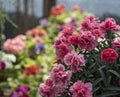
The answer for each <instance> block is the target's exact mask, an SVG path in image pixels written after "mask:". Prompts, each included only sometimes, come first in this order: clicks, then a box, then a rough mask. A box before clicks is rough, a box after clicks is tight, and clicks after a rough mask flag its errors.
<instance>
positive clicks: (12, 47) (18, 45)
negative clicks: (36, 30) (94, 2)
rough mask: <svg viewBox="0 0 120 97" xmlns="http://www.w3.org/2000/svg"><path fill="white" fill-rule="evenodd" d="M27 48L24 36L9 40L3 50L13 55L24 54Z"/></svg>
mask: <svg viewBox="0 0 120 97" xmlns="http://www.w3.org/2000/svg"><path fill="white" fill-rule="evenodd" d="M25 47H26V43H25V37H24V36H23V35H18V36H17V37H15V38H13V39H8V40H6V41H5V43H4V44H3V50H5V51H8V52H11V53H13V54H16V53H23V52H24V49H25Z"/></svg>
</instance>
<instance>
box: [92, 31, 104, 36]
mask: <svg viewBox="0 0 120 97" xmlns="http://www.w3.org/2000/svg"><path fill="white" fill-rule="evenodd" d="M92 34H93V35H95V36H96V37H97V38H104V33H103V32H102V31H101V30H100V29H94V30H92Z"/></svg>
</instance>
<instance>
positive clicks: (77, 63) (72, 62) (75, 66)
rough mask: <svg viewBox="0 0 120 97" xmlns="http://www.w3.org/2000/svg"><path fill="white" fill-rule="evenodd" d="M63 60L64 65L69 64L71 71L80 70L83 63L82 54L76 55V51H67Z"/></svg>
mask: <svg viewBox="0 0 120 97" xmlns="http://www.w3.org/2000/svg"><path fill="white" fill-rule="evenodd" d="M64 62H65V64H66V65H68V66H70V68H71V70H72V71H73V72H77V71H80V70H82V66H84V65H85V59H84V55H82V54H79V55H78V54H77V53H76V52H70V53H68V54H67V55H66V56H65V58H64Z"/></svg>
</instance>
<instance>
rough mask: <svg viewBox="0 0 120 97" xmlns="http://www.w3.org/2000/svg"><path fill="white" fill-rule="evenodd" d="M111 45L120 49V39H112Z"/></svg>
mask: <svg viewBox="0 0 120 97" xmlns="http://www.w3.org/2000/svg"><path fill="white" fill-rule="evenodd" d="M112 47H113V48H115V49H119V50H120V39H118V40H115V41H113V42H112Z"/></svg>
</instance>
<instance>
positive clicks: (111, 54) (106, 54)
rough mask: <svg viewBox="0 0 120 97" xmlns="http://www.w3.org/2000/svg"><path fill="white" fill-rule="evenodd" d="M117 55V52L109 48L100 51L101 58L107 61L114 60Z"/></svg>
mask: <svg viewBox="0 0 120 97" xmlns="http://www.w3.org/2000/svg"><path fill="white" fill-rule="evenodd" d="M118 56H119V55H118V53H117V52H116V51H115V50H114V49H111V48H108V49H104V50H103V51H102V52H101V59H102V60H103V61H105V62H109V63H111V62H114V61H115V60H116V59H117V58H118Z"/></svg>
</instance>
